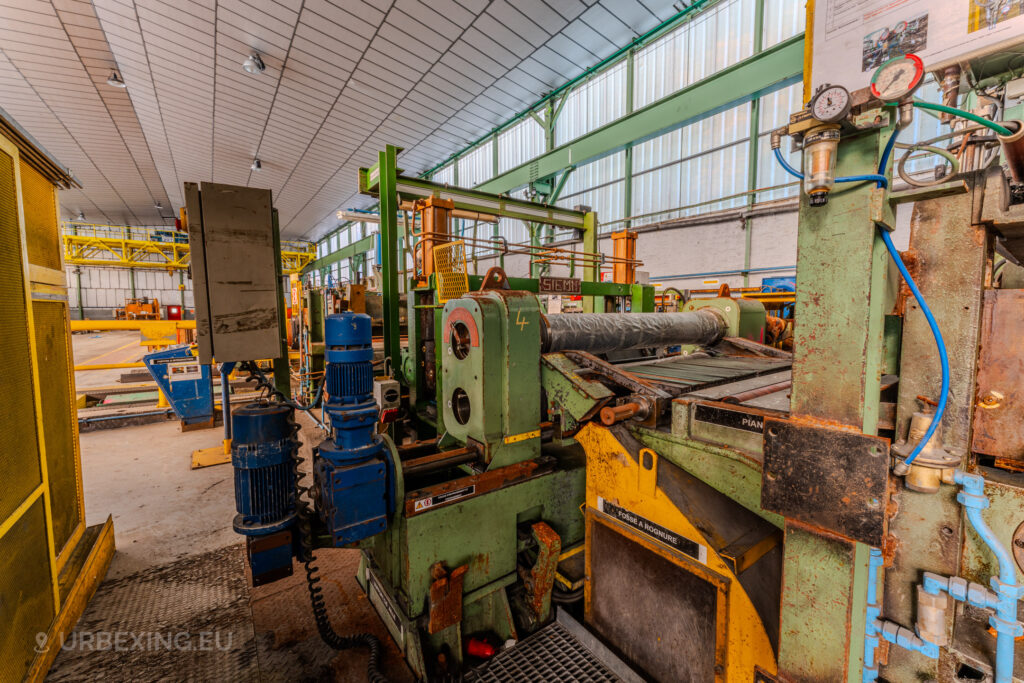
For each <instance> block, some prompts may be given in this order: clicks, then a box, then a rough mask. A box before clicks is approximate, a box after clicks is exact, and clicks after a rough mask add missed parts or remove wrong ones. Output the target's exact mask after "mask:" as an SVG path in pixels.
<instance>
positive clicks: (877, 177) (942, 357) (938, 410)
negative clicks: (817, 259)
mask: <svg viewBox="0 0 1024 683" xmlns="http://www.w3.org/2000/svg"><path fill="white" fill-rule="evenodd" d="M897 135H899V129H896V130H894V131H893V133H892V135H891V136H890V137H889V140H888V142H886V143H885V148H884V149H883V150H882V156H881V159H880V160H879V164H878V173H876V174H865V175H857V176H847V177H843V178H836V182H837V183H849V182H856V181H865V180H873V181H875V182H876V183H877V185H878V187H887V186H888V184H889V181H888V179H887V178H886V177H885V169H886V166H888V165H889V156H890V155H891V154H892V150H893V147H895V146H896V136H897ZM772 151H773V152H774V153H775V159H776V160H777V161H778V162H779V165H780V166H782V168H783V169H785V170H786V172H787V173H789V174H790V175H792V176H795V177H797V178H800V179H801V180H802V179H803V177H804V175H803V173H800V171H798V170H796V169H795V168H793V167H792V166H790V165H789V162H787V161H786V159H785V157H783V156H782V152H781V150H780V149H779V148H778V147H776V148H775V149H773V150H772ZM878 231H879V233H881V235H882V241H883V242H884V243H885V248H886V249H887V250H888V251H889V256H891V257H892V260H893V262H895V263H896V267H897V268H898V269H899V271H900V275H902V276H903V279H904V280H906V281H907V286H908V287H910V291H911V293H913V295H914V298H915V299H916V300H917V303H918V305H919V306H920V307H921V312H922V313H924V317H925V319H926V320H927V321H928V327H929V328H931V331H932V336H933V337H934V338H935V346H936V348H937V349H938V351H939V361H940V362H941V364H942V389H941V390H940V392H939V403H938V405H937V406H936V407H935V414H934V415H933V416H932V421H931V423H929V425H928V429H927V430H926V431H925V433H924V437H923V438H922V439H921V440H920V441H919V442H918V444H917V446H915V447H914V450H913V451H911V453H910V455H909V456H908V457H907V459H906V464H907V465H910V464H912V463H913V462H914V460H915V459H916V458H917V455H918V454H919V453H920V452H921V451H922V450H923V449H924V447H925V446H926V445H927V444H928V441H929V440H931V438H932V435H933V434H935V430H936V429H938V428H939V424H941V423H942V416H943V415H944V414H945V412H946V403H947V401H948V400H949V354H948V353H947V352H946V342H945V341H943V339H942V332H941V331H940V330H939V324H938V323H937V322H936V321H935V316H933V315H932V311H931V309H930V308H928V304H927V303H926V302H925V300H924V295H922V294H921V290H920V289H918V288H917V283H915V282H914V278H912V277H911V276H910V272H909V271H908V270H907V266H906V264H904V263H903V259H902V258H900V254H899V252H898V251H896V246H895V245H894V244H893V243H892V238H891V237H889V232H888V231H887V230H885V229H884V228H879V230H878Z"/></svg>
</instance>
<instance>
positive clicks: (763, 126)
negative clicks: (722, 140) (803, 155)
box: [755, 83, 804, 202]
mask: <svg viewBox="0 0 1024 683" xmlns="http://www.w3.org/2000/svg"><path fill="white" fill-rule="evenodd" d="M803 89H804V86H803V84H802V83H794V84H793V85H791V86H789V87H788V88H782V89H781V90H776V91H775V92H773V93H769V94H767V95H765V96H764V97H762V98H761V101H760V120H759V121H758V126H757V188H755V189H760V188H765V187H775V186H778V185H785V184H786V183H793V182H795V181H796V178H794V177H793V176H791V175H789V174H788V173H786V171H784V170H783V168H782V167H781V166H780V165H779V162H778V161H776V160H775V155H774V153H773V152H772V147H771V132H772V131H773V130H775V129H776V128H779V127H781V126H784V125H786V124H787V123H788V122H789V115H790V113H791V112H794V111H800V109H802V108H803V103H802V102H801V100H802V98H803ZM792 149H793V147H792V139H791V138H788V137H785V138H783V139H782V147H781V148H780V151H781V152H782V153H783V155H784V156H785V157H786V161H788V162H789V163H790V164H791V165H792V166H793V167H795V168H800V166H801V164H802V162H801V160H800V152H799V151H797V152H794V151H792ZM799 192H800V187H799V185H792V186H791V187H784V188H780V189H777V190H768V191H765V192H759V193H758V194H757V197H755V201H759V202H767V201H771V200H773V199H782V198H783V197H795V196H797V194H799Z"/></svg>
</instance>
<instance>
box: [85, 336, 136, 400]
mask: <svg viewBox="0 0 1024 683" xmlns="http://www.w3.org/2000/svg"><path fill="white" fill-rule="evenodd" d="M71 348H72V353H73V354H74V356H75V365H100V364H105V363H140V362H142V356H143V355H144V354H145V353H146V352H147V349H146V347H145V346H140V345H139V333H138V331H136V330H115V331H108V332H79V333H77V334H73V335H71ZM126 372H129V370H89V371H85V372H76V373H75V385H76V386H77V387H78V388H80V389H87V388H91V387H102V386H113V385H116V384H117V383H118V380H119V379H120V378H121V375H122V374H123V373H126Z"/></svg>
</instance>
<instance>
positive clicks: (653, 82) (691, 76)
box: [633, 0, 788, 109]
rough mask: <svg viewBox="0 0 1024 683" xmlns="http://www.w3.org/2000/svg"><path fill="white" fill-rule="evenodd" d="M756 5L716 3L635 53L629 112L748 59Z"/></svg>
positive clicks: (733, 0)
mask: <svg viewBox="0 0 1024 683" xmlns="http://www.w3.org/2000/svg"><path fill="white" fill-rule="evenodd" d="M758 1H760V0H727V1H726V2H720V3H718V4H717V5H715V6H714V7H713V8H712V9H709V10H707V11H705V12H701V13H699V14H697V15H696V16H695V17H694V18H693V19H691V20H690V21H687V22H686V23H684V24H681V25H680V26H679V27H678V28H676V29H674V30H672V31H671V32H669V33H667V34H666V35H664V36H662V37H661V38H659V39H658V40H655V41H654V42H652V43H651V44H650V45H647V46H646V47H644V48H642V49H641V50H639V51H638V52H637V53H636V55H635V56H634V58H633V67H634V78H633V107H634V108H635V109H639V108H641V107H645V106H647V105H648V104H651V103H652V102H656V101H658V100H660V99H661V98H663V97H666V96H668V95H671V94H672V93H674V92H676V91H677V90H681V89H683V88H685V87H687V86H688V85H691V84H693V83H696V82H697V81H700V80H703V79H705V78H707V77H708V76H711V75H713V74H715V73H716V72H718V71H721V70H722V69H724V68H726V67H728V66H731V65H732V64H735V63H736V62H739V61H741V60H744V59H746V58H747V57H750V56H752V55H753V54H754V8H755V3H756V2H758ZM778 1H781V2H787V1H788V0H778Z"/></svg>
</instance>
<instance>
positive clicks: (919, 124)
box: [892, 75, 956, 180]
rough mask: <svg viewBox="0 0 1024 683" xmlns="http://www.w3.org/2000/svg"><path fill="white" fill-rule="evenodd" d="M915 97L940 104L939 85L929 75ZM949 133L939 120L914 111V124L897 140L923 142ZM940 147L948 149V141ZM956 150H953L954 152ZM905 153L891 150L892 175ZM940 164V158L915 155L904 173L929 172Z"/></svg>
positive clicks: (928, 176) (923, 112) (947, 128)
mask: <svg viewBox="0 0 1024 683" xmlns="http://www.w3.org/2000/svg"><path fill="white" fill-rule="evenodd" d="M914 95H915V96H916V97H919V98H921V99H922V100H926V101H928V102H941V101H942V92H941V88H940V87H939V84H938V83H936V82H935V81H934V80H933V79H932V77H931V76H930V75H929V76H927V77H926V80H925V82H924V84H923V85H921V87H920V89H919V90H918V91H917V92H916V93H915V94H914ZM948 131H949V127H948V126H943V125H942V124H941V123H940V122H939V119H938V118H937V117H935V116H931V115H930V114H929V113H928V112H926V111H925V110H924V109H914V123H913V124H912V125H911V126H910V128H909V129H907V130H903V131H900V137H899V138H898V139H899V140H900V141H901V142H908V143H909V142H924V141H925V140H930V139H932V138H934V137H936V136H939V135H942V134H943V133H945V132H948ZM937 144H938V145H939V146H941V147H944V148H945V147H948V145H949V141H948V140H944V141H942V142H940V143H937ZM955 151H956V150H954V152H955ZM905 153H906V150H903V149H895V150H893V169H892V172H893V175H894V176H895V175H896V166H895V164H896V162H898V161H899V159H900V157H902V156H903V155H904V154H905ZM941 162H942V158H941V157H939V156H936V155H934V154H925V153H915V154H914V155H913V156H911V158H910V160H909V161H908V162H907V165H906V171H907V172H908V173H918V172H922V171H929V170H931V169H933V168H935V166H936V165H937V164H939V163H941ZM932 178H934V176H932V175H930V174H929V175H927V176H925V177H923V178H922V179H923V180H931V179H932Z"/></svg>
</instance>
